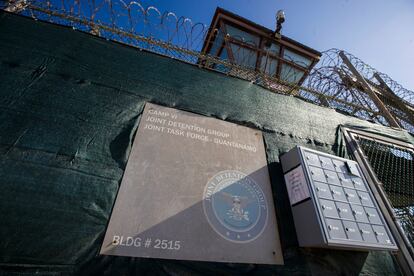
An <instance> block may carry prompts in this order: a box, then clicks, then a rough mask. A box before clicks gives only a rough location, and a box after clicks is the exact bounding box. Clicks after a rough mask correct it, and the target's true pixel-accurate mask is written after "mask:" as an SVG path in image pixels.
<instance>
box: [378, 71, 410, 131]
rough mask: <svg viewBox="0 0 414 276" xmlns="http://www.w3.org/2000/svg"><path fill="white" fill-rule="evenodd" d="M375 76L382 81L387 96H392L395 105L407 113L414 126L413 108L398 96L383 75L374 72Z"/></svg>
mask: <svg viewBox="0 0 414 276" xmlns="http://www.w3.org/2000/svg"><path fill="white" fill-rule="evenodd" d="M374 78H376V79H377V80H378V82H379V83H380V85H381V86H382V88H383V89H384V90H385V91H386V92H387V94H386V95H387V96H389V97H390V98H392V100H393V102H394V103H395V105H396V106H397V107H398V108H399V109H400V110H401V111H402V112H404V113H405V115H406V117H407V119H408V120H409V122H410V123H411V124H412V125H413V126H414V115H413V110H412V109H411V108H410V107H408V106H407V105H406V104H405V103H404V102H403V101H402V100H401V98H400V97H398V96H397V95H396V94H395V93H394V91H392V90H391V88H390V87H389V86H388V85H387V84H386V83H385V81H384V80H383V79H382V78H381V76H380V75H379V74H377V73H374Z"/></svg>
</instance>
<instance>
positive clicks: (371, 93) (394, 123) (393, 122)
mask: <svg viewBox="0 0 414 276" xmlns="http://www.w3.org/2000/svg"><path fill="white" fill-rule="evenodd" d="M339 56H340V57H341V59H342V61H343V62H344V63H345V64H346V66H347V67H348V68H349V70H351V72H352V74H354V76H355V77H356V79H357V81H358V82H359V84H361V86H362V88H363V89H364V91H365V92H366V93H367V94H368V95H369V96H370V98H371V99H372V101H373V102H374V103H375V105H376V106H377V108H378V109H379V110H380V111H381V113H382V115H383V116H384V118H385V119H386V120H387V122H388V123H389V124H390V126H392V127H396V128H401V127H400V125H399V124H398V122H397V120H396V119H395V118H394V116H393V115H392V114H391V112H390V111H389V110H388V109H387V108H386V107H385V105H384V103H383V102H382V101H381V100H380V98H378V96H377V94H375V92H374V91H373V90H372V89H371V87H370V86H369V84H368V83H367V82H366V80H365V78H364V77H363V76H361V74H360V73H359V72H358V70H357V69H356V68H355V67H354V65H353V64H352V63H351V61H350V60H349V59H348V57H347V56H346V55H345V53H344V52H343V51H340V52H339Z"/></svg>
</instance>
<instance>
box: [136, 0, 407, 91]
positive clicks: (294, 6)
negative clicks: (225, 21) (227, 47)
mask: <svg viewBox="0 0 414 276" xmlns="http://www.w3.org/2000/svg"><path fill="white" fill-rule="evenodd" d="M142 3H143V4H144V5H154V6H156V7H157V8H159V10H160V11H166V10H168V11H172V12H175V13H176V14H177V15H180V16H181V15H182V16H186V17H189V18H191V19H192V20H193V21H196V22H197V21H198V22H202V23H205V24H207V25H209V24H210V21H211V18H212V16H213V14H214V11H215V8H216V7H217V6H220V7H222V8H225V9H227V10H229V11H232V12H234V13H236V14H238V15H240V16H243V17H245V18H247V19H250V20H252V21H254V22H256V23H258V24H260V25H263V26H265V27H268V28H270V29H274V28H275V13H276V11H277V10H279V9H283V10H284V11H285V14H286V22H285V23H284V25H283V34H284V35H286V36H288V37H291V38H293V39H295V40H297V41H299V42H301V43H304V44H306V45H308V46H310V47H312V48H315V49H316V50H319V51H324V50H327V49H330V48H340V49H344V50H346V51H348V52H350V53H352V54H354V55H355V56H357V57H359V58H361V59H362V60H363V61H365V62H366V63H368V64H370V65H371V66H373V67H374V68H376V69H377V70H379V71H381V72H384V73H386V74H388V75H389V76H390V77H391V78H393V79H394V80H396V81H397V82H399V83H400V84H402V85H403V86H404V87H405V88H408V89H410V90H414V69H413V67H414V0H315V1H308V0H175V1H172V0H142Z"/></svg>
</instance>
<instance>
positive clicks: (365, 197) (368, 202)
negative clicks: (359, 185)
mask: <svg viewBox="0 0 414 276" xmlns="http://www.w3.org/2000/svg"><path fill="white" fill-rule="evenodd" d="M357 193H358V196H359V199H360V200H361V203H362V205H364V206H368V207H374V203H373V202H372V199H371V197H370V196H369V194H368V193H366V192H361V191H357Z"/></svg>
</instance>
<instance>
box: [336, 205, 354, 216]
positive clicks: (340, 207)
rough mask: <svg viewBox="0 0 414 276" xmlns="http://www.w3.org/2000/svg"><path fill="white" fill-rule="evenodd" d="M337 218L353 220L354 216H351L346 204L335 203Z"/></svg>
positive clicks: (349, 207) (349, 208)
mask: <svg viewBox="0 0 414 276" xmlns="http://www.w3.org/2000/svg"><path fill="white" fill-rule="evenodd" d="M335 204H336V207H337V210H338V214H339V217H341V218H343V219H350V220H354V215H353V214H352V210H351V206H350V205H349V204H348V203H342V202H335Z"/></svg>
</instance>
